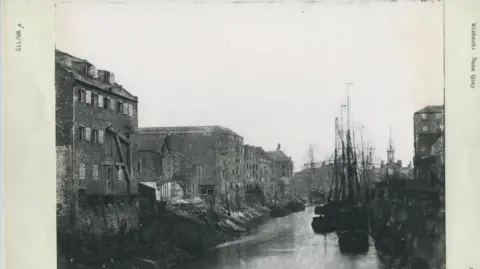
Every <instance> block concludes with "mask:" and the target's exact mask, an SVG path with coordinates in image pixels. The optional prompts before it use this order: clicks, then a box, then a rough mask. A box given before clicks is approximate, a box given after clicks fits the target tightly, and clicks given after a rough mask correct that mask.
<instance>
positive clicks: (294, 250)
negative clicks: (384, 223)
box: [179, 208, 384, 269]
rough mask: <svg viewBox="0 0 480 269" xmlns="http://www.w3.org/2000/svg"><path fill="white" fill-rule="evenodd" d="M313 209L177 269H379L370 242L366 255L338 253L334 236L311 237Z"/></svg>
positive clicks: (272, 224) (308, 209)
mask: <svg viewBox="0 0 480 269" xmlns="http://www.w3.org/2000/svg"><path fill="white" fill-rule="evenodd" d="M312 216H313V208H307V210H306V211H305V212H299V213H296V214H293V215H290V216H287V217H284V218H280V219H272V220H270V221H269V222H268V223H266V224H264V225H263V226H262V227H260V228H259V230H258V232H257V233H256V234H254V235H252V236H249V237H245V238H242V239H240V240H238V241H235V242H230V243H226V244H223V245H221V246H218V247H217V248H216V249H215V250H212V252H211V253H208V254H206V255H204V256H203V257H201V258H199V259H196V260H192V261H190V262H188V263H186V264H183V265H181V266H180V267H179V268H180V269H194V268H195V269H249V268H253V269H256V268H259V269H260V268H261V269H265V268H275V269H287V268H288V269H291V268H296V269H297V268H298V269H310V268H312V269H313V268H336V269H376V268H378V269H380V268H382V269H383V268H384V267H383V266H382V265H381V263H379V262H378V260H379V259H378V258H377V253H376V251H375V248H374V247H373V242H370V245H371V247H370V250H369V252H368V253H367V254H364V255H357V256H348V255H344V254H342V253H340V251H339V249H338V238H337V236H336V234H335V233H333V234H329V235H327V236H323V235H316V234H314V233H313V231H312V229H311V227H310V222H311V219H312Z"/></svg>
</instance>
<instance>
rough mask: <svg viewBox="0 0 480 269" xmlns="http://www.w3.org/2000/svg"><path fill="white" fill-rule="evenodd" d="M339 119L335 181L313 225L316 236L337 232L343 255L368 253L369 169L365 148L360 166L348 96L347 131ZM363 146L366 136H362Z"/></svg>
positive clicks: (336, 125) (317, 209)
mask: <svg viewBox="0 0 480 269" xmlns="http://www.w3.org/2000/svg"><path fill="white" fill-rule="evenodd" d="M343 107H344V106H342V114H341V125H340V126H339V122H338V118H335V150H334V165H333V166H334V171H333V180H332V182H331V187H330V190H329V193H328V198H327V203H326V204H324V205H320V206H317V207H316V208H315V214H316V215H318V216H317V217H314V219H313V221H312V228H313V229H314V231H315V232H323V233H325V232H332V231H336V232H337V235H338V237H339V246H340V250H341V251H345V252H362V251H364V250H365V249H367V250H368V246H369V245H368V238H369V234H368V232H369V223H368V213H367V210H366V202H367V198H368V193H367V191H366V190H367V188H366V185H367V184H366V182H367V181H368V177H367V175H368V169H369V166H368V164H367V163H366V161H365V154H364V152H363V145H362V153H361V156H362V161H361V163H360V165H359V163H358V156H357V152H356V146H355V131H354V130H351V128H350V97H349V96H348V95H347V105H346V108H347V113H348V121H347V128H346V131H345V130H344V126H343ZM362 143H363V135H362Z"/></svg>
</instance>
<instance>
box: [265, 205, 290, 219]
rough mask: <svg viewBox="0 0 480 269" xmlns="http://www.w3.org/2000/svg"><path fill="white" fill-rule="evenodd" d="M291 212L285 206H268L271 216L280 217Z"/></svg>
mask: <svg viewBox="0 0 480 269" xmlns="http://www.w3.org/2000/svg"><path fill="white" fill-rule="evenodd" d="M290 214H292V210H290V209H289V208H287V207H283V206H278V205H274V206H272V207H271V208H270V217H271V218H281V217H285V216H288V215H290Z"/></svg>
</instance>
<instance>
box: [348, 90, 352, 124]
mask: <svg viewBox="0 0 480 269" xmlns="http://www.w3.org/2000/svg"><path fill="white" fill-rule="evenodd" d="M351 85H352V82H349V83H348V84H347V130H349V129H350V86H351Z"/></svg>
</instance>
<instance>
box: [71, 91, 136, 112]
mask: <svg viewBox="0 0 480 269" xmlns="http://www.w3.org/2000/svg"><path fill="white" fill-rule="evenodd" d="M76 100H78V102H79V103H85V104H89V105H92V106H94V107H100V108H104V109H108V110H110V111H116V112H117V113H118V114H124V115H129V116H133V114H134V111H133V110H134V107H133V104H129V103H125V102H122V101H118V100H115V99H114V98H111V97H108V96H103V95H101V94H97V93H94V92H92V91H89V90H85V89H84V88H78V90H77V96H76Z"/></svg>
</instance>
